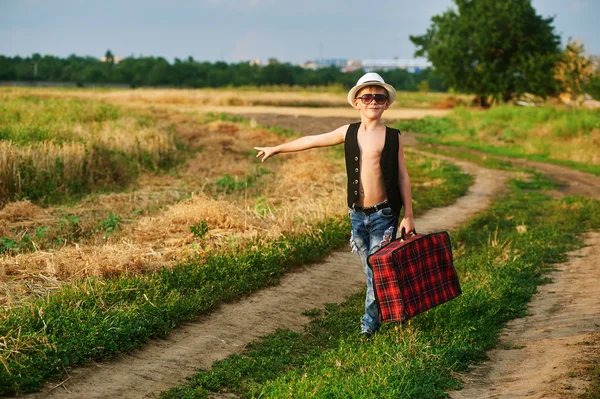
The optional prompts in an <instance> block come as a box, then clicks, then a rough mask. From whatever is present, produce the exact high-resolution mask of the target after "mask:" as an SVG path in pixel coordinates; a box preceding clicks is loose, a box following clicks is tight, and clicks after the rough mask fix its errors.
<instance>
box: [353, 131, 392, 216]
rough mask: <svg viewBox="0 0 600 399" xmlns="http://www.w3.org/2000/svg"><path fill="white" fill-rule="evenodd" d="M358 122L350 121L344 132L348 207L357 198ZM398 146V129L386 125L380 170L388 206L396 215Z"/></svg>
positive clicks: (358, 168)
mask: <svg viewBox="0 0 600 399" xmlns="http://www.w3.org/2000/svg"><path fill="white" fill-rule="evenodd" d="M359 127H360V122H356V123H352V124H350V126H349V127H348V131H347V132H346V139H345V141H344V152H345V154H346V173H347V174H348V207H349V208H352V204H354V203H355V202H356V200H357V199H358V187H359V181H360V148H359V146H358V128H359ZM399 147H400V130H398V129H392V128H390V127H387V126H386V130H385V144H384V145H383V150H382V151H381V160H380V161H379V165H380V166H381V172H382V173H383V181H384V183H385V191H386V193H387V200H388V203H389V204H390V207H391V208H392V210H393V211H394V213H395V214H396V215H400V211H401V210H402V199H401V198H400V186H399V185H398V149H399Z"/></svg>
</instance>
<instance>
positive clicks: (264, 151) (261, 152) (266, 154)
mask: <svg viewBox="0 0 600 399" xmlns="http://www.w3.org/2000/svg"><path fill="white" fill-rule="evenodd" d="M254 149H255V150H257V151H258V154H256V158H260V157H262V159H261V162H265V161H266V160H267V158H270V157H271V156H272V155H275V150H274V148H273V147H254Z"/></svg>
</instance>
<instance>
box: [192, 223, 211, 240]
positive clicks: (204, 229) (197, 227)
mask: <svg viewBox="0 0 600 399" xmlns="http://www.w3.org/2000/svg"><path fill="white" fill-rule="evenodd" d="M190 231H191V232H192V234H193V235H194V237H196V238H198V239H202V238H203V237H204V235H205V234H206V233H208V224H207V223H206V222H205V221H204V220H201V221H200V222H199V223H196V224H193V225H191V226H190Z"/></svg>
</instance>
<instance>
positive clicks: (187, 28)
mask: <svg viewBox="0 0 600 399" xmlns="http://www.w3.org/2000/svg"><path fill="white" fill-rule="evenodd" d="M498 1H501V0H498ZM532 4H533V6H534V7H535V8H536V10H537V13H538V14H540V15H542V16H543V17H550V16H554V17H555V19H554V27H555V31H556V33H557V34H559V35H560V36H561V38H562V40H563V43H565V42H566V40H567V39H568V38H569V37H572V38H573V39H582V40H583V42H584V45H585V48H586V49H587V50H588V51H589V52H590V53H592V54H596V55H600V22H599V21H600V0H533V1H532ZM452 5H453V2H452V1H451V0H411V1H409V0H378V1H367V0H361V1H358V0H237V1H236V0H195V1H192V0H170V1H164V0H145V1H141V0H140V1H133V0H0V55H5V56H11V57H12V56H15V55H20V56H30V55H31V54H33V53H40V54H42V55H46V54H48V55H55V56H59V57H67V56H69V55H70V54H77V55H81V56H86V55H89V56H93V57H97V58H100V57H102V56H103V55H104V53H105V52H106V50H107V49H110V50H111V51H112V52H113V54H115V55H116V56H121V57H127V56H131V55H133V56H136V57H139V56H162V57H165V58H166V59H167V60H169V61H173V60H174V58H175V57H177V58H180V59H184V58H187V57H188V56H192V57H194V59H196V60H201V61H217V60H223V61H226V62H240V61H245V60H250V59H263V60H266V59H268V58H277V59H278V60H280V61H284V62H293V63H302V62H304V61H307V60H314V59H317V58H321V57H322V58H348V59H365V58H393V57H399V58H412V57H413V53H414V50H415V48H414V45H413V44H412V42H410V40H409V38H408V37H409V35H420V34H423V33H425V32H426V30H427V28H428V27H429V26H430V24H431V17H432V16H433V15H436V14H440V13H442V12H444V11H445V10H446V9H448V8H449V7H451V6H452Z"/></svg>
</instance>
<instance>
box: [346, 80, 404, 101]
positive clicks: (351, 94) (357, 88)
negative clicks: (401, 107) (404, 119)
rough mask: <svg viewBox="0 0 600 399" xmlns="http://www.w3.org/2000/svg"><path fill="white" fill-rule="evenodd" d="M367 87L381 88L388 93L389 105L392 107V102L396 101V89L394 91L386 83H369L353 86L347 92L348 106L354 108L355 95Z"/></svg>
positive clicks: (392, 87)
mask: <svg viewBox="0 0 600 399" xmlns="http://www.w3.org/2000/svg"><path fill="white" fill-rule="evenodd" d="M367 86H379V87H383V88H384V89H385V90H386V91H387V93H388V99H389V101H390V105H392V104H393V103H394V101H396V89H394V86H392V85H389V84H387V83H381V82H378V81H371V82H365V83H363V84H360V85H357V86H354V87H353V88H352V89H350V91H349V92H348V102H349V103H350V105H352V106H354V98H356V93H358V92H359V91H360V90H361V89H362V88H364V87H367Z"/></svg>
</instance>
